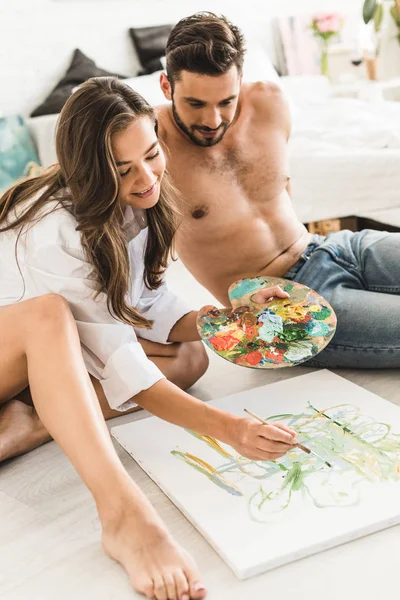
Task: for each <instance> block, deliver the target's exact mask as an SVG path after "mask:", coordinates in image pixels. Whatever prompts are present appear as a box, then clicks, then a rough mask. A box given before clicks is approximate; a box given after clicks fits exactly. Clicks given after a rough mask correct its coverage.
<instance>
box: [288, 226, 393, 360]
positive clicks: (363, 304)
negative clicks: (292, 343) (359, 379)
mask: <svg viewBox="0 0 400 600" xmlns="http://www.w3.org/2000/svg"><path fill="white" fill-rule="evenodd" d="M284 277H285V279H291V280H292V281H297V282H299V283H303V284H305V285H307V286H308V287H310V288H312V289H313V290H315V291H316V292H318V293H319V294H321V295H322V296H323V297H324V298H326V300H328V302H329V303H330V304H331V305H332V307H333V309H334V310H335V312H336V315H337V318H338V324H337V330H336V334H335V336H334V337H333V339H332V341H331V343H330V344H329V345H328V346H327V347H326V348H325V350H323V351H322V352H321V353H320V354H318V355H317V356H316V357H315V358H313V359H311V360H310V361H308V362H307V363H305V365H306V366H315V367H328V368H335V367H350V368H358V369H381V368H396V369H397V368H400V233H388V232H386V231H373V230H368V229H367V230H364V231H360V232H356V233H354V232H352V231H347V230H344V231H339V232H338V233H331V234H329V235H328V236H327V237H322V236H313V238H312V240H311V243H310V245H309V246H308V248H307V250H306V252H305V253H304V254H303V256H302V258H301V259H300V260H299V261H298V262H297V263H296V264H295V265H294V266H293V267H292V269H291V270H290V271H289V272H288V273H286V275H284Z"/></svg>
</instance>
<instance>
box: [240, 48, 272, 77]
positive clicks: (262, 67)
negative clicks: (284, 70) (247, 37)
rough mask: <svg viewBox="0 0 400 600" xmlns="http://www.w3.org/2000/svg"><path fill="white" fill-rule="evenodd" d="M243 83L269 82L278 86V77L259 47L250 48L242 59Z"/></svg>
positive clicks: (267, 57)
mask: <svg viewBox="0 0 400 600" xmlns="http://www.w3.org/2000/svg"><path fill="white" fill-rule="evenodd" d="M243 81H248V82H250V83H251V82H253V81H271V82H272V83H276V84H277V85H279V86H280V77H279V75H278V73H277V71H276V69H275V67H274V65H273V64H272V62H271V59H270V58H269V56H268V54H267V52H266V51H265V50H264V49H263V48H262V47H261V46H250V47H249V48H248V50H247V52H246V54H245V57H244V64H243Z"/></svg>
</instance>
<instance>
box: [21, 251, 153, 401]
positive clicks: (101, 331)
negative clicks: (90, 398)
mask: <svg viewBox="0 0 400 600" xmlns="http://www.w3.org/2000/svg"><path fill="white" fill-rule="evenodd" d="M26 268H27V273H26V274H27V276H28V277H29V278H30V286H31V289H32V291H33V292H34V293H33V294H32V295H33V296H34V295H37V296H38V295H42V294H46V293H50V292H52V293H56V294H60V295H61V296H63V297H64V298H65V299H66V300H67V301H68V303H69V306H70V308H71V311H72V314H73V316H74V318H75V320H76V324H77V327H78V332H79V337H80V340H81V344H82V354H83V358H84V361H85V364H86V368H87V369H88V371H89V373H90V374H91V375H93V376H94V377H96V379H98V380H99V381H100V383H101V385H102V387H103V390H104V393H105V395H106V398H107V400H108V402H109V404H110V406H111V408H114V409H117V410H127V409H128V408H131V407H132V406H135V402H134V401H133V400H131V398H132V397H133V396H135V395H136V394H138V393H139V392H141V391H142V390H145V389H148V388H149V387H151V386H152V385H154V384H155V383H156V382H157V381H159V380H160V379H162V378H163V377H164V375H163V374H162V372H161V371H160V370H159V369H158V368H157V367H156V365H155V364H154V363H152V362H151V361H150V360H149V359H148V358H147V356H146V354H145V352H144V350H143V348H142V347H141V345H140V343H139V342H138V340H137V337H136V334H135V330H134V328H133V327H131V326H130V325H127V324H125V323H121V322H120V321H118V320H117V319H115V318H114V317H113V316H112V315H111V314H110V313H109V311H108V308H107V301H106V296H105V294H103V293H102V294H99V295H98V296H97V298H95V290H96V281H95V280H94V279H93V276H92V275H91V272H92V265H90V264H89V263H88V262H87V260H86V258H85V254H84V251H83V250H78V249H76V248H70V247H66V246H65V247H64V246H61V245H56V244H51V245H49V244H36V245H35V247H34V248H32V250H31V252H30V255H29V260H28V261H27V264H26ZM146 316H147V315H146ZM163 317H164V315H162V318H163ZM149 318H150V317H149ZM161 329H162V328H161ZM140 331H141V332H142V331H145V330H142V329H140Z"/></svg>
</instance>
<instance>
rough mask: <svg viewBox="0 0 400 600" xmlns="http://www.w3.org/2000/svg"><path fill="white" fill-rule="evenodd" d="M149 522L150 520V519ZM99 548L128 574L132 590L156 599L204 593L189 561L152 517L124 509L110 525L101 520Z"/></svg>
mask: <svg viewBox="0 0 400 600" xmlns="http://www.w3.org/2000/svg"><path fill="white" fill-rule="evenodd" d="M150 519H151V520H150ZM102 541H103V548H104V550H105V552H106V553H107V554H108V555H109V556H111V558H113V559H114V560H117V561H118V562H119V563H121V564H122V566H123V567H124V568H125V569H126V571H127V572H128V575H129V577H130V580H131V583H132V586H133V587H134V589H135V590H136V591H137V592H139V593H141V594H143V595H144V596H146V597H147V598H155V599H156V600H190V599H193V600H194V599H196V600H197V599H199V600H200V599H201V598H204V597H205V595H206V593H207V591H206V588H205V586H204V585H203V584H202V583H201V579H200V574H199V572H198V570H197V567H196V565H195V563H194V561H193V559H192V558H191V557H190V556H189V554H187V553H186V551H185V550H183V548H181V547H180V546H179V545H178V544H176V543H175V541H174V540H173V539H172V538H171V536H170V535H169V533H168V532H167V530H166V529H165V527H164V526H163V524H162V522H161V521H160V520H158V517H157V516H156V515H155V514H154V519H153V515H148V518H147V519H146V515H143V514H140V513H139V514H138V509H137V506H136V508H133V507H132V510H129V509H126V510H124V514H123V515H122V516H121V517H120V518H119V519H118V520H117V521H116V522H114V523H113V524H111V523H107V524H105V525H104V521H103V540H102Z"/></svg>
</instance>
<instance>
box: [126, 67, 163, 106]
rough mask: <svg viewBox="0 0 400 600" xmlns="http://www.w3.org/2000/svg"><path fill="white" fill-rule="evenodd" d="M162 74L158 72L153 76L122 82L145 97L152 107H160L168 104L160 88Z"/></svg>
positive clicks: (133, 78) (152, 74)
mask: <svg viewBox="0 0 400 600" xmlns="http://www.w3.org/2000/svg"><path fill="white" fill-rule="evenodd" d="M161 73H162V71H156V72H155V73H151V75H142V76H141V77H130V78H129V79H122V80H121V81H122V83H125V84H126V85H129V87H131V88H132V89H133V90H135V92H138V94H140V95H141V96H143V98H144V99H145V100H147V102H148V103H149V104H150V105H151V106H158V105H159V104H165V103H166V102H167V100H166V99H165V96H164V94H163V93H162V91H161V87H160V75H161Z"/></svg>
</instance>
